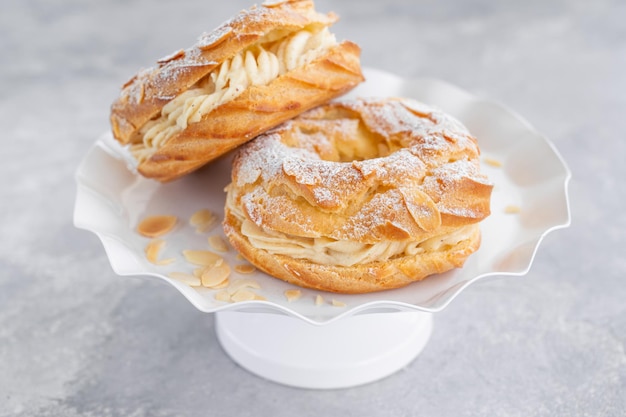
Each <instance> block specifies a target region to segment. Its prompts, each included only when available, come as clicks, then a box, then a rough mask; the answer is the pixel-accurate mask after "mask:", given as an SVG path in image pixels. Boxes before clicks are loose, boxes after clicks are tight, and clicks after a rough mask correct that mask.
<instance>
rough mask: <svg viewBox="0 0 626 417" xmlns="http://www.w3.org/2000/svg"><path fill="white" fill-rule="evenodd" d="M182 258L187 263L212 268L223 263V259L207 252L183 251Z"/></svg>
mask: <svg viewBox="0 0 626 417" xmlns="http://www.w3.org/2000/svg"><path fill="white" fill-rule="evenodd" d="M183 256H184V257H185V259H186V260H187V262H189V263H192V264H194V265H200V266H212V265H216V264H218V263H221V262H224V258H222V257H221V256H220V255H218V254H217V253H215V252H211V251H208V250H192V249H185V250H184V251H183Z"/></svg>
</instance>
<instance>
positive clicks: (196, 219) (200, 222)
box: [189, 209, 217, 233]
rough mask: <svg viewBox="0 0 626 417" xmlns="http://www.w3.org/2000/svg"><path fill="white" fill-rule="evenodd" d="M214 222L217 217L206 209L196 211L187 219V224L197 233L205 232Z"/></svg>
mask: <svg viewBox="0 0 626 417" xmlns="http://www.w3.org/2000/svg"><path fill="white" fill-rule="evenodd" d="M216 222H217V216H216V215H215V214H214V213H213V212H212V211H211V210H207V209H202V210H198V211H196V212H195V213H194V214H192V215H191V217H190V218H189V224H190V225H192V226H194V227H195V228H196V232H198V233H204V232H207V231H208V230H209V229H211V227H213V226H214V225H215V223H216Z"/></svg>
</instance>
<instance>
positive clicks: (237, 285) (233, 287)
mask: <svg viewBox="0 0 626 417" xmlns="http://www.w3.org/2000/svg"><path fill="white" fill-rule="evenodd" d="M243 288H253V289H255V290H260V289H261V286H260V285H259V283H258V282H256V281H255V280H253V279H238V280H236V281H233V282H231V284H230V285H229V286H228V291H229V292H230V293H231V294H234V293H236V292H237V291H239V290H241V289H243Z"/></svg>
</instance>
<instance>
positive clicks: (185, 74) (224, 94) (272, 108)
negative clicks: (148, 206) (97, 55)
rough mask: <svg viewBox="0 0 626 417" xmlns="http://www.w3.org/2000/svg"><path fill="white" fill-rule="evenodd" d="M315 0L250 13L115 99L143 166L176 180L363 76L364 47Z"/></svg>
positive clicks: (118, 132)
mask: <svg viewBox="0 0 626 417" xmlns="http://www.w3.org/2000/svg"><path fill="white" fill-rule="evenodd" d="M336 20H337V16H336V15H334V14H333V13H328V14H321V13H318V12H316V11H315V10H314V5H313V2H312V1H311V0H286V1H280V2H275V3H272V4H264V5H262V6H260V7H253V8H251V9H249V10H244V11H242V12H240V13H239V14H238V15H237V16H235V17H234V18H233V19H231V20H229V21H227V22H225V23H224V24H222V25H221V26H219V27H218V28H217V29H216V30H214V31H213V32H211V33H208V34H204V35H203V36H202V37H200V38H199V40H198V42H197V43H196V44H195V45H193V46H192V47H190V48H188V49H184V50H183V49H181V50H179V51H177V52H175V53H173V54H172V55H170V56H168V57H165V58H162V59H160V60H158V62H157V64H156V65H155V66H154V67H152V68H148V69H146V70H142V71H140V72H139V73H138V74H137V75H135V76H134V77H133V78H132V79H131V80H129V81H128V82H127V83H126V84H125V85H124V86H123V87H122V91H121V93H120V96H119V98H118V99H116V100H115V102H114V103H113V104H112V106H111V115H110V120H111V127H112V132H113V136H114V137H115V139H117V141H119V142H120V143H121V144H122V145H124V146H128V148H129V150H130V154H131V155H132V156H133V159H134V160H135V162H136V164H135V165H136V169H137V171H138V172H139V173H140V174H142V175H143V176H145V177H149V178H153V179H156V180H159V181H162V182H164V181H170V180H173V179H175V178H178V177H180V176H182V175H185V174H187V173H189V172H191V171H193V170H195V169H197V168H199V167H201V166H203V165H204V164H206V163H207V162H209V161H211V160H213V159H215V158H217V157H218V156H220V155H222V154H224V153H226V152H228V151H229V150H231V149H233V148H235V147H237V146H239V145H241V144H242V143H244V142H246V141H248V140H250V139H252V138H254V137H255V136H257V135H258V134H260V133H262V132H264V131H266V130H268V129H270V128H272V127H275V126H277V125H278V124H280V123H282V122H284V121H286V120H288V119H290V118H292V117H294V116H296V115H297V114H299V113H302V112H304V111H306V110H308V109H311V108H313V107H315V106H317V105H319V104H322V103H325V102H327V101H329V100H330V99H332V98H335V97H337V96H339V95H341V94H343V93H345V92H347V91H348V90H350V89H352V88H353V87H355V86H356V85H357V84H358V83H360V82H361V81H363V76H362V73H361V68H360V62H359V55H360V49H359V47H358V46H357V45H356V44H354V43H352V42H349V41H344V42H337V41H336V39H335V36H334V35H333V34H332V33H330V31H329V29H328V28H329V26H330V25H332V24H333V23H334V22H335V21H336Z"/></svg>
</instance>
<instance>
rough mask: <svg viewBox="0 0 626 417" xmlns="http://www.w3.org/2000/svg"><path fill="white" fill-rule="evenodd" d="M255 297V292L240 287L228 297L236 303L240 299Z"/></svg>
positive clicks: (247, 299)
mask: <svg viewBox="0 0 626 417" xmlns="http://www.w3.org/2000/svg"><path fill="white" fill-rule="evenodd" d="M255 298H256V294H255V293H253V292H252V291H250V290H248V289H246V288H242V289H240V290H238V291H237V292H235V293H234V294H232V295H231V296H230V299H231V300H233V301H234V302H236V303H238V302H240V301H251V300H254V299H255Z"/></svg>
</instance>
